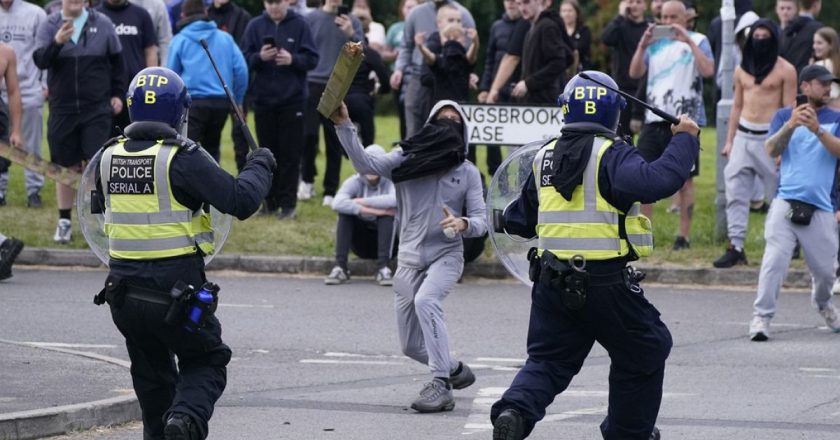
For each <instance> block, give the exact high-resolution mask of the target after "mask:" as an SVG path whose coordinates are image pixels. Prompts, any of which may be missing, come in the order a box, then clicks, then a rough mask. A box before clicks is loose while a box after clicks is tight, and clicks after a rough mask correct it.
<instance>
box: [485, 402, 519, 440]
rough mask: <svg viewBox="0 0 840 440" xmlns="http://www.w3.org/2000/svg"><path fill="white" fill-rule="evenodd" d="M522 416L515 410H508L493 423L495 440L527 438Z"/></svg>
mask: <svg viewBox="0 0 840 440" xmlns="http://www.w3.org/2000/svg"><path fill="white" fill-rule="evenodd" d="M524 425H525V424H524V423H523V422H522V415H521V414H519V411H517V410H515V409H506V410H504V411H502V413H501V414H499V417H496V421H495V422H493V440H522V439H524V438H525V426H524Z"/></svg>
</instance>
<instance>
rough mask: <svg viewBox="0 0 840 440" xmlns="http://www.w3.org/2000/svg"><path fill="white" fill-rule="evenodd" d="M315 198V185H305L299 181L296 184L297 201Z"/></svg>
mask: <svg viewBox="0 0 840 440" xmlns="http://www.w3.org/2000/svg"><path fill="white" fill-rule="evenodd" d="M314 196H315V185H314V184H312V183H306V182H304V181H301V182H300V184H298V193H297V198H298V200H309V199H311V198H312V197H314Z"/></svg>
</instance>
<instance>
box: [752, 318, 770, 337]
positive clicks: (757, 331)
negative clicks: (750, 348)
mask: <svg viewBox="0 0 840 440" xmlns="http://www.w3.org/2000/svg"><path fill="white" fill-rule="evenodd" d="M769 338H770V318H767V317H761V316H753V319H752V321H750V339H751V340H753V341H757V342H760V341H766V340H767V339H769Z"/></svg>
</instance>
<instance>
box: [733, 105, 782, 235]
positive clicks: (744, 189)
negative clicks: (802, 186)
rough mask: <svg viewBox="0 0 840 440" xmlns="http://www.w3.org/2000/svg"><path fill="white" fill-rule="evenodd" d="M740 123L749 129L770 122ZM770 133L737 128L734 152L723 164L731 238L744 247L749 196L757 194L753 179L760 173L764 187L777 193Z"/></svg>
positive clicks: (771, 193)
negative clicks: (768, 148) (769, 151)
mask: <svg viewBox="0 0 840 440" xmlns="http://www.w3.org/2000/svg"><path fill="white" fill-rule="evenodd" d="M740 124H741V125H743V126H744V127H746V128H747V129H749V130H754V131H767V130H768V128H769V127H770V124H754V123H751V122H749V121H746V120H743V119H741V121H740ZM765 140H767V135H766V134H763V135H756V134H750V133H746V132H744V131H741V130H738V131H737V132H736V133H735V139H734V140H733V141H732V153H731V154H730V156H729V162H728V163H727V164H726V168H724V170H723V173H724V182H725V185H726V224H727V229H728V235H729V241H730V242H731V243H732V245H733V246H736V247H738V248H741V249H743V248H744V240H745V239H746V237H747V221H748V220H749V216H750V200H752V199H753V198H754V197H755V196H754V193H755V191H754V187H755V185H754V182H755V180H756V177H760V178H761V181H762V182H763V183H764V190H765V191H766V192H767V193H768V194H770V197H771V198H772V197H774V196H775V194H776V183H777V181H778V176H777V175H776V163H775V161H774V160H773V158H771V157H770V155H769V154H767V152H766V151H765V150H764V141H765ZM762 198H763V197H762Z"/></svg>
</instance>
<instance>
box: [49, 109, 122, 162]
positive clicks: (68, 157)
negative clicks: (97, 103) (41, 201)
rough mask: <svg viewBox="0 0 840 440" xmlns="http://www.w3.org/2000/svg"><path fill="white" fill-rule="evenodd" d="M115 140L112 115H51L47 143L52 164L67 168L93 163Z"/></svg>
mask: <svg viewBox="0 0 840 440" xmlns="http://www.w3.org/2000/svg"><path fill="white" fill-rule="evenodd" d="M110 137H111V113H106V112H102V111H98V112H88V113H84V112H83V113H70V114H61V113H59V114H55V113H50V116H49V118H48V120H47V143H49V144H50V160H51V161H52V162H54V163H55V164H57V165H61V166H64V167H69V166H73V165H76V164H79V163H81V162H82V161H86V160H90V158H92V157H93V155H94V154H96V152H97V151H99V149H100V148H101V147H102V145H103V144H104V143H105V141H107V140H108V139H109V138H110Z"/></svg>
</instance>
